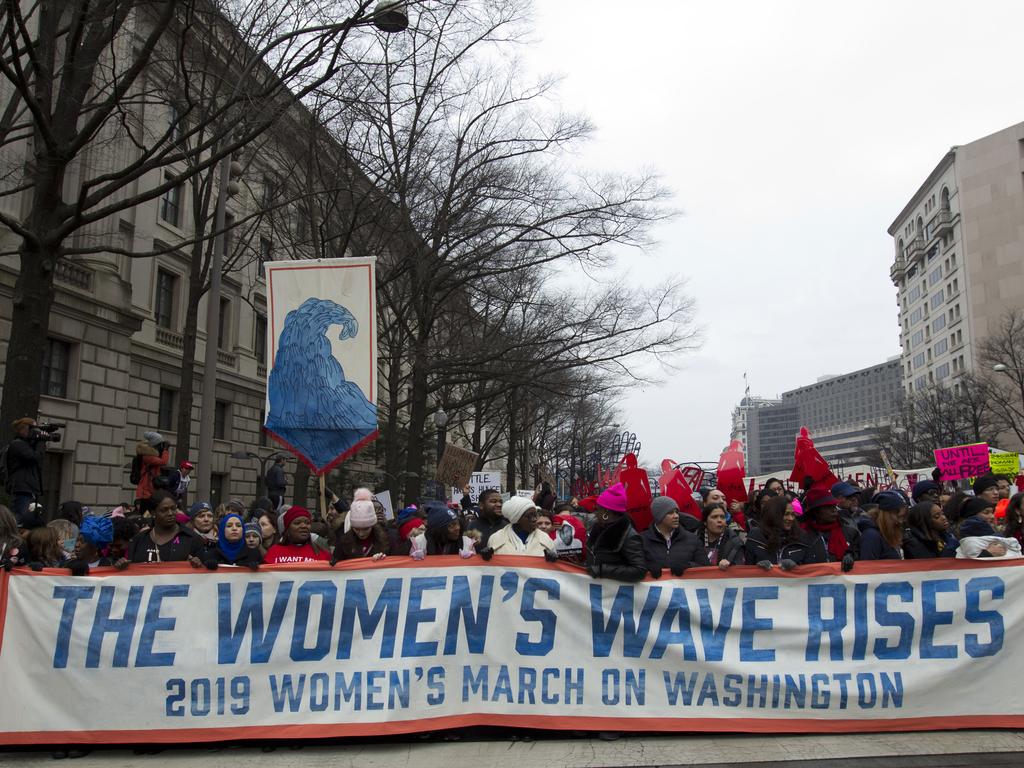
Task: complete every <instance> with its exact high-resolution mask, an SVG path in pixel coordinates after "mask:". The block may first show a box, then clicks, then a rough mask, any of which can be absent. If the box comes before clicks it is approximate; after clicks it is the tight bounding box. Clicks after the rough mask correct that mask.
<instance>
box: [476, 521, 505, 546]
mask: <svg viewBox="0 0 1024 768" xmlns="http://www.w3.org/2000/svg"><path fill="white" fill-rule="evenodd" d="M506 525H508V520H506V519H505V518H503V517H499V518H498V519H497V521H496V522H495V523H494V524H493V525H492V524H491V523H489V522H487V520H485V519H484V517H483V516H482V515H479V516H477V517H475V518H473V519H472V520H470V521H469V522H468V523H467V524H466V532H467V533H468V532H469V531H476V532H478V533H479V534H480V542H479V544H477V549H483V548H484V547H486V546H487V540H488V539H490V538H491V536H492V535H494V534H495V533H497V532H498V531H500V530H501V529H502V528H504V527H505V526H506Z"/></svg>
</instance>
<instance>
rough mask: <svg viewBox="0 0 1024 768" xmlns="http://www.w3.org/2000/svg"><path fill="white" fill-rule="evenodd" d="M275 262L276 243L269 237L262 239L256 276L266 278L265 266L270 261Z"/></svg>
mask: <svg viewBox="0 0 1024 768" xmlns="http://www.w3.org/2000/svg"><path fill="white" fill-rule="evenodd" d="M273 260H274V243H273V241H272V240H271V239H270V238H269V237H261V238H260V255H259V262H258V263H257V265H256V274H257V275H259V276H260V277H266V273H267V271H266V269H265V265H266V263H267V262H268V261H273Z"/></svg>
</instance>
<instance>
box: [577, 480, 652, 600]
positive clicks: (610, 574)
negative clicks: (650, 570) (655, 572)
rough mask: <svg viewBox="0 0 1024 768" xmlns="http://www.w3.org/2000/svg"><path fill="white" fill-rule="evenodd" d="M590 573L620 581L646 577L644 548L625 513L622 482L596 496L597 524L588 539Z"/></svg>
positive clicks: (624, 494) (595, 522)
mask: <svg viewBox="0 0 1024 768" xmlns="http://www.w3.org/2000/svg"><path fill="white" fill-rule="evenodd" d="M587 572H588V573H590V575H591V576H593V577H594V578H595V579H602V578H603V579H616V580H618V581H640V580H641V579H643V578H644V576H645V575H646V574H647V559H646V557H645V556H644V545H643V542H642V541H641V539H640V536H639V535H638V534H637V532H636V531H635V530H634V529H633V522H632V520H630V517H629V515H627V514H626V489H625V487H624V486H623V485H622V483H616V484H615V485H613V486H611V487H610V488H608V489H606V490H605V491H603V492H602V493H601V494H600V495H599V496H598V497H597V508H596V510H595V512H594V525H593V527H592V528H591V529H590V534H589V535H588V537H587Z"/></svg>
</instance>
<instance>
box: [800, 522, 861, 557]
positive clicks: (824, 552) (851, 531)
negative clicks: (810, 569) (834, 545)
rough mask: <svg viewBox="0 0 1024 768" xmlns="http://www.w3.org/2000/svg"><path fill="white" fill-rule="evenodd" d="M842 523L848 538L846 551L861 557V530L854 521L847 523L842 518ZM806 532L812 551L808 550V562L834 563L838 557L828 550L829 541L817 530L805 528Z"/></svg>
mask: <svg viewBox="0 0 1024 768" xmlns="http://www.w3.org/2000/svg"><path fill="white" fill-rule="evenodd" d="M839 522H840V524H841V525H842V529H843V536H844V537H845V538H846V552H847V553H848V554H851V555H853V557H854V559H859V558H860V531H858V530H857V526H855V525H853V524H852V523H847V522H846V521H845V520H843V519H842V518H840V521H839ZM804 533H806V534H807V538H808V540H809V541H808V546H809V547H810V552H808V555H807V557H808V559H807V560H806V562H808V563H834V562H836V558H834V557H833V556H832V553H831V552H829V551H828V541H827V540H826V539H823V538H822V537H821V534H820V533H818V532H817V531H814V530H811V529H808V528H804Z"/></svg>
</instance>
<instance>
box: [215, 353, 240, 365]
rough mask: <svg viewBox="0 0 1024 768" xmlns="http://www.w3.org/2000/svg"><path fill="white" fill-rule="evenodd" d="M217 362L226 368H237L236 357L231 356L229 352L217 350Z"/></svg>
mask: <svg viewBox="0 0 1024 768" xmlns="http://www.w3.org/2000/svg"><path fill="white" fill-rule="evenodd" d="M217 362H218V363H220V364H221V365H223V366H225V367H227V368H235V367H237V366H238V356H237V355H233V354H231V353H230V352H225V351H224V350H222V349H218V350H217Z"/></svg>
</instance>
